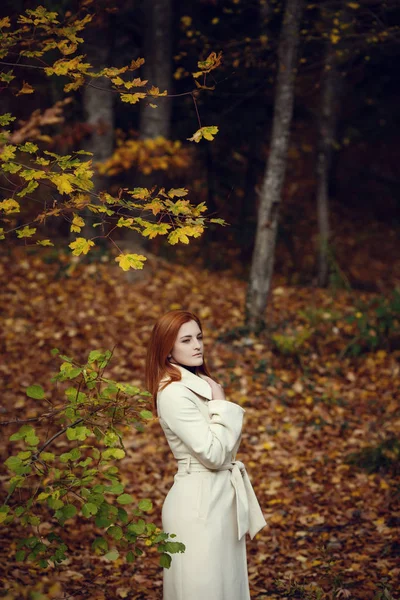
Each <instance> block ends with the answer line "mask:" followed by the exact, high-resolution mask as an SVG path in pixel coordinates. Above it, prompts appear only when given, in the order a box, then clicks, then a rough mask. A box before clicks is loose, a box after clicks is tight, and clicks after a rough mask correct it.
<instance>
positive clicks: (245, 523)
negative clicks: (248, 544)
mask: <svg viewBox="0 0 400 600" xmlns="http://www.w3.org/2000/svg"><path fill="white" fill-rule="evenodd" d="M183 470H184V471H186V472H187V473H191V472H207V471H208V472H210V473H215V472H219V471H230V472H231V477H230V479H231V484H232V486H233V488H234V490H235V497H236V517H237V526H238V539H239V540H240V539H242V537H243V536H244V535H245V534H246V533H247V532H248V533H249V535H250V537H251V539H253V538H254V536H255V535H256V533H258V532H259V531H260V529H262V528H263V527H265V525H266V524H267V523H266V521H265V519H264V515H263V514H262V511H261V508H260V505H259V503H258V500H257V497H256V495H255V492H254V489H253V486H252V485H251V481H250V479H249V476H248V475H247V471H246V467H245V466H244V464H243V463H242V462H240V460H234V461H232V462H230V463H227V464H225V465H222V466H221V467H218V468H217V469H209V468H208V467H206V466H205V465H203V464H202V463H200V462H198V461H197V460H196V459H194V458H193V457H192V456H190V455H189V456H187V457H186V458H182V459H179V460H178V471H183Z"/></svg>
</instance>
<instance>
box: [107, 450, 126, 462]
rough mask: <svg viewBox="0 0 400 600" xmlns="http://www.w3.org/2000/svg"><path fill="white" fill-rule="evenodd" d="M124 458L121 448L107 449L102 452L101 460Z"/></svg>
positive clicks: (123, 451)
mask: <svg viewBox="0 0 400 600" xmlns="http://www.w3.org/2000/svg"><path fill="white" fill-rule="evenodd" d="M124 456H125V450H122V448H107V450H104V452H103V453H102V458H103V460H109V459H110V458H115V459H116V460H120V459H121V458H124Z"/></svg>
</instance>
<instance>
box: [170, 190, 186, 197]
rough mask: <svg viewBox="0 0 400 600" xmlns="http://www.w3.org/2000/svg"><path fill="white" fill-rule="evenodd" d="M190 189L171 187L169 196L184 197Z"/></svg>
mask: <svg viewBox="0 0 400 600" xmlns="http://www.w3.org/2000/svg"><path fill="white" fill-rule="evenodd" d="M187 194H188V190H187V189H186V188H171V189H170V190H169V192H168V196H169V197H170V198H175V197H177V198H182V197H183V196H187Z"/></svg>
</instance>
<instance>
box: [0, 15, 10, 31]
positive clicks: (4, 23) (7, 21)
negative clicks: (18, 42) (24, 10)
mask: <svg viewBox="0 0 400 600" xmlns="http://www.w3.org/2000/svg"><path fill="white" fill-rule="evenodd" d="M1 27H11V23H10V17H4V19H0V28H1Z"/></svg>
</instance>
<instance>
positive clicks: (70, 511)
mask: <svg viewBox="0 0 400 600" xmlns="http://www.w3.org/2000/svg"><path fill="white" fill-rule="evenodd" d="M61 510H62V513H63V516H64V518H65V519H72V517H74V516H75V515H76V513H77V512H78V511H77V509H76V506H74V505H73V504H66V505H65V506H64V507H63V508H62V509H61Z"/></svg>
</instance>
